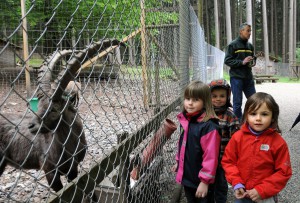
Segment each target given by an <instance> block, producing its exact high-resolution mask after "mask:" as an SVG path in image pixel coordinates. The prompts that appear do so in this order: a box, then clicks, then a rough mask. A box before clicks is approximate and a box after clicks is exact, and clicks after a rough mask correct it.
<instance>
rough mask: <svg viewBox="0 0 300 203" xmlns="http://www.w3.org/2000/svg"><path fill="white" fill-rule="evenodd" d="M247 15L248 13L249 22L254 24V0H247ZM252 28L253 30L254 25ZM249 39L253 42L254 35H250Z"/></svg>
mask: <svg viewBox="0 0 300 203" xmlns="http://www.w3.org/2000/svg"><path fill="white" fill-rule="evenodd" d="M246 15H247V23H249V24H250V25H251V26H252V0H247V1H246ZM252 30H253V26H252ZM252 32H253V31H252ZM248 41H249V42H250V43H252V35H251V36H250V38H249V40H248Z"/></svg>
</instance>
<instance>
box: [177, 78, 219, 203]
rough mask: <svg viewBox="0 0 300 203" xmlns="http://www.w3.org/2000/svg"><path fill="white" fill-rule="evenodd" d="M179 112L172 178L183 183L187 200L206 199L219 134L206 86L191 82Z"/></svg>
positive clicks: (202, 200) (213, 174) (216, 156)
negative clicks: (176, 148)
mask: <svg viewBox="0 0 300 203" xmlns="http://www.w3.org/2000/svg"><path fill="white" fill-rule="evenodd" d="M183 107H184V109H183V112H182V113H180V114H179V115H178V116H177V118H178V120H179V122H180V128H181V135H180V139H179V143H178V153H177V155H176V161H177V164H176V165H175V166H174V168H173V170H174V171H177V174H176V181H177V182H178V183H180V184H182V185H183V186H184V191H185V196H186V198H187V200H188V202H189V203H194V202H195V203H196V202H197V203H198V202H203V203H204V202H208V197H207V195H208V188H209V184H212V183H214V181H215V175H216V169H217V166H218V157H219V148H220V140H221V137H220V135H219V132H218V119H217V116H216V115H215V113H214V109H213V106H212V103H211V93H210V89H209V87H208V85H206V84H204V83H202V82H200V81H194V82H191V83H190V84H189V85H188V86H187V88H186V89H185V92H184V104H183Z"/></svg>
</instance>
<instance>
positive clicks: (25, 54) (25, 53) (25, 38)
mask: <svg viewBox="0 0 300 203" xmlns="http://www.w3.org/2000/svg"><path fill="white" fill-rule="evenodd" d="M21 13H22V27H23V57H24V61H25V81H26V91H27V99H29V98H30V93H31V89H30V73H29V58H28V35H27V20H26V16H25V15H26V8H25V0H21Z"/></svg>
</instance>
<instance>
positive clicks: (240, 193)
mask: <svg viewBox="0 0 300 203" xmlns="http://www.w3.org/2000/svg"><path fill="white" fill-rule="evenodd" d="M246 195H247V193H246V192H245V190H244V188H239V189H236V190H235V191H234V196H235V197H236V198H237V199H243V198H244V197H245V196H246Z"/></svg>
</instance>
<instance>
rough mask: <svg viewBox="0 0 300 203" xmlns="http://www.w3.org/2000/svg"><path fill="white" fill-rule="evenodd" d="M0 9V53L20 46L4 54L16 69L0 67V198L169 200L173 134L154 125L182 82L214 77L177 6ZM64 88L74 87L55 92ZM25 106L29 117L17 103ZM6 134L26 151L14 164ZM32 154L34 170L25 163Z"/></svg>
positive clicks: (173, 103) (174, 107) (169, 109)
mask: <svg viewBox="0 0 300 203" xmlns="http://www.w3.org/2000/svg"><path fill="white" fill-rule="evenodd" d="M21 2H22V1H21ZM0 7H1V10H3V11H5V12H1V13H0V16H1V19H4V18H5V19H7V20H6V21H1V23H2V27H4V28H5V29H3V30H2V32H1V35H0V36H1V37H0V38H1V39H3V41H2V42H4V45H3V46H1V50H0V56H4V55H3V53H7V52H6V51H8V49H9V51H10V52H11V50H14V49H11V47H12V46H11V45H12V44H13V45H16V46H20V47H22V50H21V51H20V50H19V49H18V50H15V52H13V56H14V57H16V59H13V60H15V61H12V62H11V64H17V62H18V65H17V66H16V67H0V85H1V87H0V121H2V122H6V123H7V125H10V131H9V133H6V134H5V133H3V134H0V141H1V143H2V140H3V139H4V137H5V139H6V145H5V146H3V145H2V144H0V172H3V173H2V175H1V176H0V202H8V201H12V202H92V201H93V202H96V201H97V202H105V203H109V202H149V201H150V202H169V201H170V200H171V197H172V196H173V194H172V193H173V192H174V186H175V182H174V174H172V173H171V172H170V170H171V166H172V165H173V164H174V163H175V152H176V146H177V138H178V133H179V132H178V130H175V132H174V133H172V134H170V135H169V137H167V136H165V131H164V130H165V127H164V125H163V124H164V121H166V119H170V120H172V121H173V122H174V123H175V124H177V122H176V114H177V113H178V112H179V111H180V106H181V95H182V91H183V89H184V88H185V86H186V85H187V84H188V83H189V82H190V81H191V80H202V81H204V82H207V80H210V79H215V78H213V77H216V78H219V75H220V72H221V71H220V70H221V69H222V67H219V65H216V64H219V63H218V62H216V58H218V56H214V53H218V50H216V51H215V52H214V51H212V50H213V47H210V53H209V54H208V53H207V44H206V42H205V40H204V33H203V30H202V29H201V27H200V26H199V23H198V21H197V16H196V15H195V13H194V11H193V9H192V8H191V7H190V4H189V1H175V0H174V1H150V0H145V1H143V0H141V1H130V2H129V1H104V2H103V1H101V2H100V1H84V2H83V1H75V2H70V1H60V2H56V3H54V2H52V1H41V0H37V1H32V2H26V5H22V4H20V2H11V1H3V2H2V1H1V2H0ZM11 8H18V9H15V10H13V11H12V9H11ZM8 11H9V12H8ZM11 13H13V14H11ZM220 54H221V55H222V53H220ZM208 55H209V60H210V61H212V64H214V65H213V66H214V68H213V69H212V68H210V69H209V70H208V69H207V67H211V66H212V65H209V64H207V57H208ZM14 57H12V58H14ZM0 59H1V57H0ZM208 71H209V72H208ZM41 78H42V79H41ZM70 81H75V82H77V83H76V84H77V85H76V86H74V89H73V88H71V91H67V90H66V86H67V85H68V83H69V82H70ZM78 84H80V85H78ZM72 91H73V92H74V91H75V92H76V94H74V93H73V92H72ZM74 95H76V98H74ZM33 98H39V106H38V111H37V112H35V111H33V110H32V109H31V108H30V106H29V103H30V100H31V99H33ZM8 115H19V117H18V119H14V118H12V117H10V116H8ZM70 115H71V116H70ZM27 123H28V124H27ZM78 123H82V126H80V125H77V124H78ZM33 124H34V125H33ZM61 126H64V130H63V131H62V130H61ZM33 127H34V129H35V130H30V129H32V128H33ZM0 129H1V126H0ZM22 129H26V133H25V131H22ZM0 132H5V131H4V130H1V131H0ZM157 132H161V135H160V136H156V135H158V134H157ZM17 137H22V138H23V139H25V140H26V144H27V146H26V149H28V150H27V151H26V154H25V158H23V159H22V160H21V159H17V158H18V156H15V155H11V154H13V153H11V152H18V153H19V154H21V153H22V150H21V149H22V146H21V145H17V146H18V147H17V148H18V149H17V148H16V147H15V146H13V145H12V143H15V141H16V138H17ZM40 137H42V138H40ZM49 137H50V138H51V139H49ZM83 138H84V139H83ZM158 138H159V139H158ZM85 141H86V143H85ZM55 143H58V144H55ZM70 143H73V144H72V146H73V147H71V148H70V147H69V144H70ZM149 143H156V144H155V147H154V148H153V147H149V146H150V145H149ZM40 145H41V146H43V147H40V148H42V149H41V150H40V148H39V146H40ZM156 145H157V146H156ZM14 147H15V148H14ZM24 147H25V146H24ZM52 148H56V149H57V150H55V151H52V150H51V149H52ZM149 148H151V149H149ZM145 149H146V151H145ZM147 150H148V151H147ZM36 151H38V153H37V152H36ZM23 152H25V150H23ZM81 152H84V155H83V154H81V155H80V158H77V156H78V154H80V153H81ZM33 153H34V155H36V156H38V157H39V164H38V167H33V165H31V164H30V162H31V161H32V159H31V156H32V155H33ZM145 154H147V157H151V158H150V159H149V161H145V160H146V158H145V157H146V155H145ZM52 157H55V159H51V158H52ZM82 157H83V158H82ZM147 160H148V159H147ZM28 164H29V167H25V165H28ZM30 165H31V166H32V167H31V168H30ZM49 165H50V166H49ZM63 166H68V167H69V169H70V170H66V169H65V168H66V167H63ZM4 167H5V168H4ZM75 168H76V169H75ZM134 169H137V170H134ZM76 171H78V173H76ZM133 171H135V172H137V173H138V175H137V176H135V177H133V174H132V172H133ZM49 176H50V177H54V178H53V179H52V178H49ZM58 177H60V180H61V182H62V187H61V186H57V183H58V182H59V181H58V179H59V178H58Z"/></svg>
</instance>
